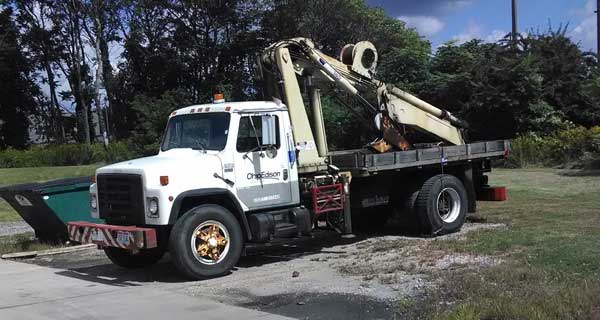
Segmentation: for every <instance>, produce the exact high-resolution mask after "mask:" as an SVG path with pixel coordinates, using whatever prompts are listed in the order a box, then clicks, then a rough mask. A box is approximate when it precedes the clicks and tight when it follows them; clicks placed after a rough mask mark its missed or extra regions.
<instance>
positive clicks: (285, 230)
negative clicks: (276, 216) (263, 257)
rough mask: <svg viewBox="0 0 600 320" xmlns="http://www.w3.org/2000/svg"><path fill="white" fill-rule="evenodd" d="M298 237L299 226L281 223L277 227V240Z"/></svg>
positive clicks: (275, 235)
mask: <svg viewBox="0 0 600 320" xmlns="http://www.w3.org/2000/svg"><path fill="white" fill-rule="evenodd" d="M297 236H298V226H297V225H296V224H293V223H288V222H281V223H277V224H276V225H275V234H274V237H275V238H291V237H297Z"/></svg>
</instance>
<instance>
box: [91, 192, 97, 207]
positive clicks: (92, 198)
mask: <svg viewBox="0 0 600 320" xmlns="http://www.w3.org/2000/svg"><path fill="white" fill-rule="evenodd" d="M90 207H91V208H92V210H96V209H98V198H96V195H95V194H90Z"/></svg>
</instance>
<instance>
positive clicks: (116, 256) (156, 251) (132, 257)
mask: <svg viewBox="0 0 600 320" xmlns="http://www.w3.org/2000/svg"><path fill="white" fill-rule="evenodd" d="M104 253H105V254H106V256H107V257H108V259H110V261H112V262H113V263H114V264H116V265H118V266H120V267H123V268H127V269H137V268H143V267H147V266H150V265H153V264H155V263H157V262H158V261H159V260H160V259H161V258H162V257H163V255H164V254H165V250H164V249H162V248H153V249H142V250H140V251H138V252H136V253H133V252H132V251H130V250H125V249H121V248H115V247H106V248H104Z"/></svg>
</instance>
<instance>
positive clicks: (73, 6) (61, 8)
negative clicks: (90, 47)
mask: <svg viewBox="0 0 600 320" xmlns="http://www.w3.org/2000/svg"><path fill="white" fill-rule="evenodd" d="M52 20H53V23H54V24H55V25H57V26H59V28H58V30H57V36H58V39H59V41H60V42H61V43H62V44H63V46H64V50H63V51H62V52H61V55H60V57H61V61H60V63H59V67H60V69H61V71H62V73H63V74H64V76H65V77H66V79H67V80H68V83H69V87H70V89H71V91H70V92H67V93H65V95H64V96H65V97H73V100H74V101H75V111H76V114H77V119H78V121H77V128H78V132H79V135H80V137H79V139H80V140H81V141H82V142H85V143H87V144H90V143H91V132H90V128H91V126H90V119H91V117H90V106H89V103H88V101H89V100H90V99H89V96H90V94H89V92H88V91H89V80H90V77H89V66H88V64H87V63H86V54H85V46H84V42H83V37H82V36H83V34H82V30H81V29H82V23H83V7H82V3H81V1H80V0H67V1H58V2H56V4H55V6H54V8H53V12H52Z"/></svg>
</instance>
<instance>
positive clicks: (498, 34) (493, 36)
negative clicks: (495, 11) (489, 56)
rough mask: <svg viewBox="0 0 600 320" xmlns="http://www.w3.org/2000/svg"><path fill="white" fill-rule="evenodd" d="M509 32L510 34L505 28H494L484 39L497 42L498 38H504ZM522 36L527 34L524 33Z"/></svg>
mask: <svg viewBox="0 0 600 320" xmlns="http://www.w3.org/2000/svg"><path fill="white" fill-rule="evenodd" d="M507 34H509V32H507V31H504V30H499V29H496V30H492V32H490V33H489V34H488V35H487V36H485V38H484V39H483V40H485V41H486V42H496V41H498V40H501V39H503V38H504V37H505V36H506V35H507ZM521 35H522V36H526V35H525V34H522V33H521Z"/></svg>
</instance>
